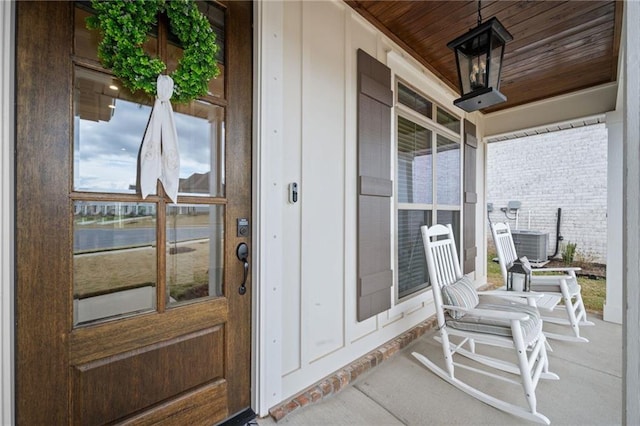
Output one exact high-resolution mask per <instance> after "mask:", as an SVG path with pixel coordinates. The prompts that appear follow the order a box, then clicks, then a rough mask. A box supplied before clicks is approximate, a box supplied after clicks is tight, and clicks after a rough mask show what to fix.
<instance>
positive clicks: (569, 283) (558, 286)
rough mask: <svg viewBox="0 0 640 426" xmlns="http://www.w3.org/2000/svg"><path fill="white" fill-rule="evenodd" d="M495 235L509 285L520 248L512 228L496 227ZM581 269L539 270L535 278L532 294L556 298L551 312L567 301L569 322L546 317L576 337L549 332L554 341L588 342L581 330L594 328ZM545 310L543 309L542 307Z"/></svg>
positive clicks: (494, 225) (566, 307)
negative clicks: (579, 274) (509, 274)
mask: <svg viewBox="0 0 640 426" xmlns="http://www.w3.org/2000/svg"><path fill="white" fill-rule="evenodd" d="M491 234H492V235H493V241H494V243H495V245H496V250H497V252H498V260H499V262H500V271H501V272H502V279H503V280H504V283H505V285H506V282H507V269H508V268H509V267H510V265H511V264H512V263H513V261H514V260H516V259H517V258H518V255H517V253H516V248H515V245H514V243H513V236H512V235H511V228H510V227H509V224H508V223H492V224H491ZM579 270H580V268H536V269H533V274H532V276H531V290H533V291H536V292H540V293H544V294H545V295H546V296H547V297H554V298H555V303H551V304H549V305H548V306H549V307H550V308H549V310H553V309H554V308H558V309H561V308H560V306H557V302H559V301H560V300H563V302H564V309H565V311H566V313H567V318H558V317H554V316H543V317H542V319H543V320H544V321H545V322H546V323H553V324H561V325H569V326H571V329H572V330H573V335H567V334H559V333H550V332H545V335H546V336H547V337H548V338H550V339H556V340H566V341H570V342H588V341H589V340H588V339H586V338H585V337H582V336H580V326H588V325H594V324H593V322H591V321H588V320H587V311H586V310H585V309H584V303H583V302H582V295H581V288H580V285H579V284H578V280H577V278H576V271H579ZM549 272H552V273H553V274H554V275H548V274H547V275H541V273H549ZM538 307H539V308H540V309H542V307H541V306H538Z"/></svg>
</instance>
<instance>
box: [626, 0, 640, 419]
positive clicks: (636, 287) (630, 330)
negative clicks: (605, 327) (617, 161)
mask: <svg viewBox="0 0 640 426" xmlns="http://www.w3.org/2000/svg"><path fill="white" fill-rule="evenodd" d="M638 22H640V2H638V1H627V2H625V19H624V27H623V37H624V36H625V35H626V43H625V50H626V57H625V59H626V61H625V65H624V78H623V80H624V87H625V90H624V95H625V99H624V142H625V144H624V180H623V195H624V208H623V226H624V237H623V246H622V250H623V251H622V253H623V276H622V280H623V294H624V301H625V311H624V325H623V349H624V350H623V352H622V354H623V355H622V357H623V363H622V365H623V372H624V376H623V389H622V392H623V416H622V419H623V423H624V424H627V425H632V424H637V423H638V419H640V392H638V389H640V363H639V362H638V357H639V356H640V71H639V70H640V28H638ZM625 27H626V30H625V29H624V28H625Z"/></svg>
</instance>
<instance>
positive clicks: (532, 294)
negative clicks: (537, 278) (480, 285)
mask: <svg viewBox="0 0 640 426" xmlns="http://www.w3.org/2000/svg"><path fill="white" fill-rule="evenodd" d="M478 296H495V297H502V298H504V299H507V298H514V297H517V298H522V297H524V298H526V299H540V298H542V297H543V296H544V294H543V293H538V292H536V291H511V290H509V291H506V290H487V291H479V292H478Z"/></svg>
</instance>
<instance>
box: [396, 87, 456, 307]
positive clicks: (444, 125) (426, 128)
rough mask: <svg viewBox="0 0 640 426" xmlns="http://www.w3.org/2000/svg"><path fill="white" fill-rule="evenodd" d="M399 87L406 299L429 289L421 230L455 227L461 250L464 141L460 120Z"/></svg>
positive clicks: (400, 293) (401, 266)
mask: <svg viewBox="0 0 640 426" xmlns="http://www.w3.org/2000/svg"><path fill="white" fill-rule="evenodd" d="M396 87H397V91H396V93H397V99H396V105H395V110H396V149H395V152H396V167H395V174H396V179H395V181H396V191H395V194H396V248H397V250H396V253H397V259H396V271H397V274H396V280H397V281H396V282H397V297H398V299H402V298H404V297H407V296H410V295H413V294H416V293H418V292H420V291H421V290H423V289H425V288H427V287H428V285H429V279H428V272H427V265H426V260H425V256H424V247H423V244H422V235H421V233H420V227H421V226H422V225H427V226H431V225H432V224H434V223H439V224H451V225H452V226H453V230H454V234H455V236H456V242H457V243H458V246H459V235H460V210H461V207H460V206H461V150H460V143H461V136H460V119H459V118H457V117H456V116H454V115H453V114H451V113H449V112H448V111H446V110H444V109H443V108H441V107H440V106H439V105H437V104H436V103H434V102H433V101H431V100H429V99H428V98H427V97H425V96H423V95H421V94H419V93H418V92H417V91H415V90H413V89H411V88H409V87H408V86H407V85H405V84H404V83H402V82H398V83H397V86H396ZM433 117H435V120H434V119H433Z"/></svg>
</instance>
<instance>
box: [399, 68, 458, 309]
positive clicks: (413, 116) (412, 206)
mask: <svg viewBox="0 0 640 426" xmlns="http://www.w3.org/2000/svg"><path fill="white" fill-rule="evenodd" d="M398 84H402V85H404V86H406V87H407V88H409V89H411V90H412V91H414V92H415V93H417V94H419V95H420V96H422V97H424V98H425V99H427V100H428V101H430V102H431V108H432V111H431V112H432V113H431V116H432V118H431V119H430V118H428V117H427V116H424V115H422V114H420V113H419V112H417V111H415V110H413V109H411V108H410V107H408V106H406V105H404V104H401V103H400V102H399V101H398V92H399V91H398ZM393 87H394V121H393V126H394V127H393V143H392V149H393V151H392V158H393V161H392V163H393V166H392V175H393V180H394V192H393V194H394V196H393V234H394V236H393V238H394V251H393V253H394V254H393V256H394V259H393V262H394V264H395V267H394V300H395V303H396V304H400V303H403V302H405V301H407V300H410V299H412V298H414V297H417V296H419V295H421V294H423V293H425V292H427V291H429V290H430V289H431V286H430V285H427V286H425V287H423V288H420V289H419V290H416V291H414V292H412V293H410V294H407V295H404V296H402V297H401V296H400V294H399V290H400V282H399V254H400V251H399V246H398V211H399V210H422V211H430V212H431V220H432V224H435V223H438V211H439V210H440V211H457V212H458V213H459V224H458V226H457V227H456V228H457V229H454V233H456V234H457V235H458V237H459V239H460V238H461V236H462V223H463V218H462V196H463V193H462V185H463V165H464V162H463V161H464V158H463V149H462V148H463V128H462V122H463V117H461V116H459V115H458V114H455V113H453V112H451V110H449V109H447V108H444V107H443V106H442V105H441V104H440V103H438V102H436V101H434V100H433V98H432V97H430V96H427V95H426V94H425V93H424V92H423V91H421V90H419V89H417V88H416V87H415V86H413V85H412V84H410V83H408V82H407V81H406V80H404V79H402V78H399V77H398V76H397V75H396V77H395V78H394V86H393ZM438 109H441V110H443V111H446V112H447V113H448V114H449V115H451V116H453V117H455V118H457V119H458V120H459V121H460V132H459V133H456V132H454V131H453V130H450V129H448V128H447V127H445V126H444V125H442V124H439V123H438V122H437V110H438ZM399 117H402V118H404V119H406V120H409V121H411V122H413V123H415V124H417V125H419V126H421V127H424V128H425V129H427V130H429V131H431V134H432V140H431V144H432V150H433V152H434V155H433V156H432V177H431V179H432V195H433V197H432V203H431V204H424V203H400V202H398V194H399V187H398V185H399V179H398V176H397V172H398V168H397V165H398V120H399ZM438 135H441V136H444V137H446V138H448V139H451V140H453V141H456V142H458V144H459V152H460V160H459V161H460V162H459V164H460V168H459V188H458V191H459V198H458V199H459V204H458V205H450V204H438V199H437V196H438V194H437V192H438V188H437V173H438V168H437V154H438V151H437V137H438ZM459 244H460V242H459ZM458 252H459V253H461V250H458Z"/></svg>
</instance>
